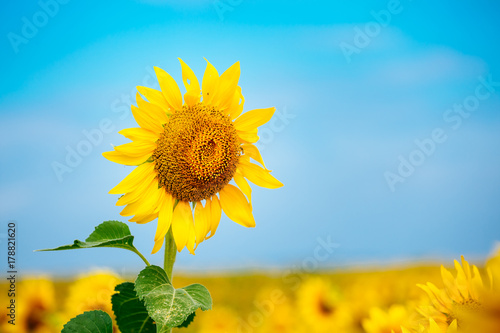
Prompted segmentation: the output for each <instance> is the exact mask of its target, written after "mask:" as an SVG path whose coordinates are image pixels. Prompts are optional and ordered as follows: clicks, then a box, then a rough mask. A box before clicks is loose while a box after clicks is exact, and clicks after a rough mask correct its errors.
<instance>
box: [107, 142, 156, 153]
mask: <svg viewBox="0 0 500 333" xmlns="http://www.w3.org/2000/svg"><path fill="white" fill-rule="evenodd" d="M155 149H156V142H151V141H133V142H129V143H125V144H123V145H119V146H116V147H115V150H116V151H117V152H119V153H122V154H125V155H129V156H151V155H152V154H153V151H154V150H155Z"/></svg>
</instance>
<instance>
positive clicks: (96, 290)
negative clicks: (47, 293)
mask: <svg viewBox="0 0 500 333" xmlns="http://www.w3.org/2000/svg"><path fill="white" fill-rule="evenodd" d="M122 282H123V281H122V279H120V278H119V277H117V276H116V275H114V274H112V273H110V272H105V271H102V272H95V273H92V274H89V275H85V276H82V277H80V278H79V279H77V280H76V281H75V282H73V283H72V284H71V285H70V286H69V290H68V296H67V298H66V302H65V309H64V310H65V311H64V313H65V317H66V318H65V319H66V322H67V321H69V320H70V319H71V318H74V317H76V316H77V315H79V314H81V313H83V312H85V311H92V310H102V311H104V312H107V313H108V314H109V315H110V316H111V318H114V314H113V310H112V307H111V296H112V295H113V294H114V293H115V291H114V290H115V287H116V285H118V284H120V283H122ZM113 321H114V320H113ZM113 326H114V328H113V329H114V331H115V332H116V331H118V330H117V327H116V324H114V325H113Z"/></svg>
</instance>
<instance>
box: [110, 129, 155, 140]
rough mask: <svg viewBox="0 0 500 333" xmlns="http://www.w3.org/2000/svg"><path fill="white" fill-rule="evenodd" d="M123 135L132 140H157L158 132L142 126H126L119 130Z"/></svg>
mask: <svg viewBox="0 0 500 333" xmlns="http://www.w3.org/2000/svg"><path fill="white" fill-rule="evenodd" d="M118 133H120V134H121V135H123V136H124V137H126V138H127V139H130V140H132V141H156V140H158V134H156V133H154V132H151V131H150V130H148V129H145V128H140V127H132V128H125V129H122V130H121V131H119V132H118Z"/></svg>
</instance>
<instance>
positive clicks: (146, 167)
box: [103, 154, 156, 194]
mask: <svg viewBox="0 0 500 333" xmlns="http://www.w3.org/2000/svg"><path fill="white" fill-rule="evenodd" d="M103 155H104V154H103ZM155 176H156V174H155V172H154V164H153V163H145V164H142V165H139V166H138V167H136V168H135V169H134V170H132V172H131V173H129V174H128V175H127V177H125V178H123V180H122V181H121V182H120V183H118V185H116V186H115V187H113V188H112V189H111V190H110V191H109V194H122V193H127V192H130V191H133V190H134V189H135V188H136V187H137V186H138V185H139V184H141V183H142V182H144V181H146V180H147V179H149V178H154V177H155Z"/></svg>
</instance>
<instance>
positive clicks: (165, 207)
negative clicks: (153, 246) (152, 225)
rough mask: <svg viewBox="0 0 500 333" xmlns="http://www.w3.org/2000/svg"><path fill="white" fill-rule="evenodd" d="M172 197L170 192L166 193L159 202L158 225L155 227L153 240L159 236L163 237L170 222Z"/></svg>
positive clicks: (172, 207) (172, 211) (172, 212)
mask: <svg viewBox="0 0 500 333" xmlns="http://www.w3.org/2000/svg"><path fill="white" fill-rule="evenodd" d="M174 201H175V200H174V198H172V196H171V195H170V194H168V193H167V194H166V195H165V197H164V198H163V201H162V203H161V207H160V211H159V213H158V226H157V227H156V233H155V238H154V239H155V241H157V240H158V239H160V238H165V235H166V234H167V232H168V229H170V225H171V224H172V216H173V215H174Z"/></svg>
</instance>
